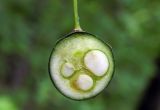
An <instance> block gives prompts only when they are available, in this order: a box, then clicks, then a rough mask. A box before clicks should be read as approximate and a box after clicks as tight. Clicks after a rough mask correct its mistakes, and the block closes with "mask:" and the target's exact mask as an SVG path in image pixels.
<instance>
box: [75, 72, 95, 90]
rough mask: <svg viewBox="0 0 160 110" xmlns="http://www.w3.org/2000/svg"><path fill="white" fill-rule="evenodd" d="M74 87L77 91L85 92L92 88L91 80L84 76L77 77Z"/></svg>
mask: <svg viewBox="0 0 160 110" xmlns="http://www.w3.org/2000/svg"><path fill="white" fill-rule="evenodd" d="M76 85H77V87H78V88H79V89H81V90H83V91H87V90H89V89H91V87H92V86H93V79H92V78H91V77H90V76H88V75H85V74H82V75H79V77H78V79H77V81H76Z"/></svg>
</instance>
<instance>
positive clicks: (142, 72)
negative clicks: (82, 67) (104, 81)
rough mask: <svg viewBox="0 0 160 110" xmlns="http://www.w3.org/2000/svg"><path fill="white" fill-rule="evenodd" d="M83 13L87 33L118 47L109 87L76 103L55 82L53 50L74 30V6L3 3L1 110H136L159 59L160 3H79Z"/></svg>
mask: <svg viewBox="0 0 160 110" xmlns="http://www.w3.org/2000/svg"><path fill="white" fill-rule="evenodd" d="M79 13H80V21H81V26H82V28H83V29H84V30H86V31H88V32H90V33H92V34H95V35H97V37H99V38H100V39H102V40H104V41H105V42H107V43H109V44H110V45H112V47H113V51H114V55H115V63H116V70H115V74H114V77H113V79H112V81H111V83H110V85H109V86H108V87H107V88H106V89H105V90H104V91H103V92H102V93H101V94H100V95H98V96H97V97H95V98H93V99H90V100H87V101H80V102H77V101H72V100H70V99H67V98H65V97H64V96H62V95H61V94H60V93H59V92H58V91H57V90H56V89H55V88H54V86H53V84H52V82H51V80H50V77H49V73H48V67H47V66H48V60H49V56H50V53H51V50H52V48H53V47H54V45H55V43H56V41H57V40H58V39H59V38H61V37H63V36H64V35H65V34H67V33H69V32H71V31H72V29H73V26H74V24H73V23H74V22H73V9H72V0H0V110H136V109H137V107H138V105H139V103H140V101H141V99H142V97H143V96H144V93H145V90H146V88H147V87H148V84H149V83H150V80H151V79H152V78H153V77H154V76H155V71H156V66H155V59H156V58H158V57H160V0H79ZM159 87H160V85H159ZM153 110H154V109H153ZM157 110H159V109H157Z"/></svg>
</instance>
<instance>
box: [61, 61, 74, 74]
mask: <svg viewBox="0 0 160 110" xmlns="http://www.w3.org/2000/svg"><path fill="white" fill-rule="evenodd" d="M61 73H62V75H63V76H64V77H70V76H72V74H73V73H74V66H73V65H72V64H71V63H65V64H63V65H62V68H61Z"/></svg>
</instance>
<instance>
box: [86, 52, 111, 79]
mask: <svg viewBox="0 0 160 110" xmlns="http://www.w3.org/2000/svg"><path fill="white" fill-rule="evenodd" d="M84 64H85V66H86V67H87V68H88V69H89V70H90V71H91V72H92V73H93V74H94V75H96V76H99V77H100V76H103V75H104V74H105V73H106V72H107V70H108V67H109V61H108V59H107V57H106V55H105V54H104V53H103V52H102V51H100V50H91V51H89V52H87V53H86V55H85V56H84Z"/></svg>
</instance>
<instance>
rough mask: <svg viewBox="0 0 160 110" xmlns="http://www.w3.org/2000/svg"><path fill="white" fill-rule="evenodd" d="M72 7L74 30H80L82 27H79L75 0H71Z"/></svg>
mask: <svg viewBox="0 0 160 110" xmlns="http://www.w3.org/2000/svg"><path fill="white" fill-rule="evenodd" d="M73 8H74V21H75V27H74V31H82V28H81V26H80V22H79V15H78V3H77V0H73Z"/></svg>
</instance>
